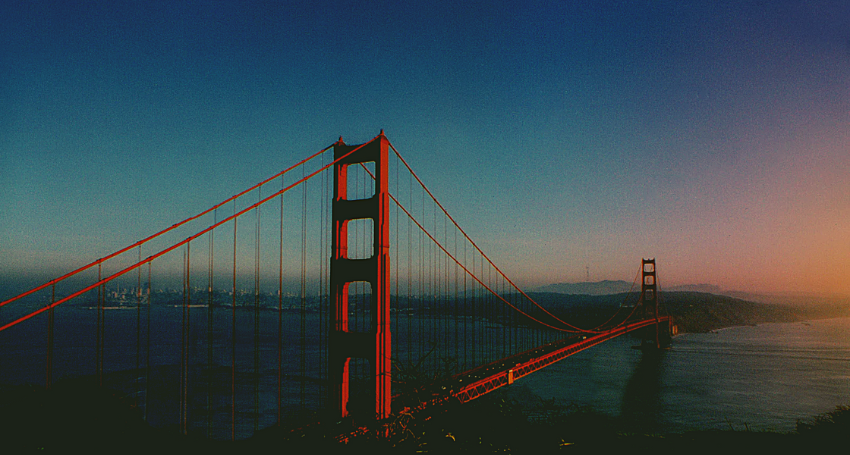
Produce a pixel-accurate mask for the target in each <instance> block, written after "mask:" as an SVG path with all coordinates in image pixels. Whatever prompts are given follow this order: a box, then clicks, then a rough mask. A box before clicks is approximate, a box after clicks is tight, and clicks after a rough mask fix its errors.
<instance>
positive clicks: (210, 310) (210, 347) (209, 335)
mask: <svg viewBox="0 0 850 455" xmlns="http://www.w3.org/2000/svg"><path fill="white" fill-rule="evenodd" d="M217 222H218V210H217V209H216V210H214V211H213V225H215V224H216V223H217ZM214 236H215V229H213V230H211V231H210V236H209V241H210V251H209V264H208V268H207V273H208V279H209V282H208V284H207V374H206V378H207V438H211V437H212V421H213V406H212V386H213V381H214V380H215V378H214V377H213V305H214V302H213V272H214V270H213V267H214V261H213V256H214V247H213V243H214V240H215V237H214Z"/></svg>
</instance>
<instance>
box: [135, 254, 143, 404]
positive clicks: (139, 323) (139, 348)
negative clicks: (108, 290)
mask: <svg viewBox="0 0 850 455" xmlns="http://www.w3.org/2000/svg"><path fill="white" fill-rule="evenodd" d="M138 252H139V254H138V262H142V246H141V245H139V249H138ZM136 270H137V272H136V371H135V376H136V380H135V383H136V386H137V387H138V386H139V378H140V376H139V373H140V368H141V366H142V268H141V267H139V268H138V269H136ZM136 406H138V399H137V400H136Z"/></svg>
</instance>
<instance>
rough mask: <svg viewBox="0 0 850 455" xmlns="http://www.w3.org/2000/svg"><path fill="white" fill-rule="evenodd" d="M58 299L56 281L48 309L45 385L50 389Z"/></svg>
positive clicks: (52, 287)
mask: <svg viewBox="0 0 850 455" xmlns="http://www.w3.org/2000/svg"><path fill="white" fill-rule="evenodd" d="M55 301H56V283H53V286H51V288H50V303H51V307H50V309H49V310H47V368H46V370H47V371H46V377H45V381H44V387H45V388H46V389H48V390H50V387H51V385H52V384H51V383H52V382H53V322H54V321H53V306H52V304H53V302H55Z"/></svg>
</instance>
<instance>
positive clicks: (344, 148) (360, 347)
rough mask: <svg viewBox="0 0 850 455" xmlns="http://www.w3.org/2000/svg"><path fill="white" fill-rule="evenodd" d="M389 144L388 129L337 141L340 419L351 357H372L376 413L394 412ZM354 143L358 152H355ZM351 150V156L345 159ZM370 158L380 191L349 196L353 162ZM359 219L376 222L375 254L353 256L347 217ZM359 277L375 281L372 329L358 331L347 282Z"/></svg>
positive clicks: (333, 333) (333, 330)
mask: <svg viewBox="0 0 850 455" xmlns="http://www.w3.org/2000/svg"><path fill="white" fill-rule="evenodd" d="M388 144H389V141H388V140H387V138H386V136H384V132H383V131H381V134H380V135H378V137H376V138H375V139H373V140H372V141H370V142H368V143H366V144H363V145H360V146H349V145H345V143H344V142H343V141H342V138H340V140H339V142H337V143H336V144H334V158H335V162H336V164H335V165H334V199H333V205H332V214H331V219H332V226H333V232H332V236H331V238H332V242H333V244H332V251H333V257H332V259H331V270H330V275H331V276H330V288H331V299H330V300H331V309H330V332H329V334H328V381H329V387H328V399H329V403H330V406H331V407H332V410H333V412H334V413H335V414H336V415H337V416H339V417H341V418H342V417H346V416H348V415H349V412H350V410H349V409H348V405H349V401H350V390H349V387H350V371H349V363H350V361H351V359H352V358H364V359H367V360H368V361H369V363H370V365H371V367H372V376H373V380H374V394H375V397H374V398H375V415H374V418H377V419H384V418H387V417H389V415H390V411H391V410H390V405H391V400H392V395H391V385H392V384H391V375H390V373H391V360H390V355H391V345H390V341H391V335H390V255H389V250H390V246H389V245H390V241H389V240H390V234H389V232H390V231H389V185H388V176H387V169H388V165H387V151H388ZM355 148H358V149H359V151H358V152H357V153H351V150H352V149H355ZM346 155H347V157H346V158H342V157H343V156H346ZM366 162H374V163H375V194H374V195H373V196H372V197H370V198H367V199H360V200H350V199H348V195H347V186H348V166H350V165H352V164H360V163H366ZM355 219H372V221H373V222H372V226H373V229H374V231H373V244H374V248H373V256H372V257H371V258H367V259H350V258H349V254H348V253H349V251H348V222H349V221H351V220H355ZM355 281H367V282H369V283H370V285H371V286H372V296H371V300H370V305H371V309H370V310H371V311H370V315H371V327H370V329H369V332H354V331H351V330H350V328H349V320H348V311H349V308H348V286H349V284H350V283H352V282H355Z"/></svg>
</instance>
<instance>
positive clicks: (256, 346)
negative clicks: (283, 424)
mask: <svg viewBox="0 0 850 455" xmlns="http://www.w3.org/2000/svg"><path fill="white" fill-rule="evenodd" d="M262 191H263V187H260V188H258V189H257V196H258V198H259V200H260V201H262V200H263V196H262ZM255 213H256V219H257V239H256V241H255V242H254V431H257V430H259V429H260V206H259V205H258V206H257V208H256V210H255Z"/></svg>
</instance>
